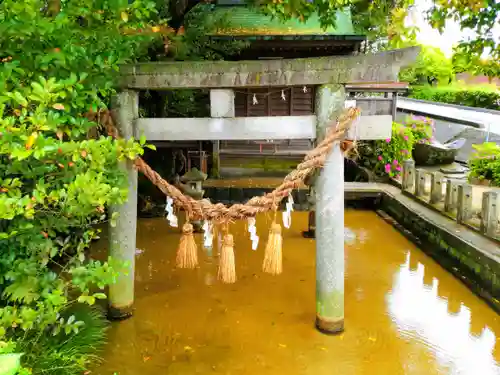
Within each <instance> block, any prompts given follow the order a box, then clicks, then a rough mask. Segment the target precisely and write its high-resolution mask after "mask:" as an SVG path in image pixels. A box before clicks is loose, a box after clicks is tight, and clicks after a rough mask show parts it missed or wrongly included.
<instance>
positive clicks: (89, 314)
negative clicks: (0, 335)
mask: <svg viewBox="0 0 500 375" xmlns="http://www.w3.org/2000/svg"><path fill="white" fill-rule="evenodd" d="M61 316H62V317H64V318H65V319H67V320H74V321H76V322H79V326H80V329H79V330H78V332H76V333H73V334H72V335H66V334H65V333H63V332H60V333H58V334H56V335H44V334H40V333H39V332H34V331H29V332H27V334H26V335H24V336H23V337H22V338H20V339H18V340H17V342H16V343H14V342H12V341H10V342H3V345H2V348H0V353H3V354H1V355H0V360H1V356H2V355H5V356H14V355H15V354H13V353H15V352H16V353H19V352H20V353H24V354H23V357H22V358H23V362H25V363H27V364H29V369H30V370H28V369H27V368H25V369H24V370H25V371H27V373H33V374H42V373H43V374H50V375H73V374H74V375H77V374H82V373H83V372H84V371H85V370H86V369H87V367H88V366H89V365H91V364H92V365H95V364H96V362H98V361H99V358H98V357H97V356H96V353H97V352H98V351H99V350H100V349H101V348H102V345H103V344H104V342H105V338H106V337H105V332H106V329H107V326H108V323H107V321H106V318H105V316H104V314H103V313H102V312H101V310H100V309H98V308H95V307H90V306H88V305H73V306H72V307H70V308H68V309H67V310H65V311H63V312H62V313H61ZM0 344H1V343H0ZM0 363H1V362H0ZM0 373H1V372H0ZM1 374H3V373H1Z"/></svg>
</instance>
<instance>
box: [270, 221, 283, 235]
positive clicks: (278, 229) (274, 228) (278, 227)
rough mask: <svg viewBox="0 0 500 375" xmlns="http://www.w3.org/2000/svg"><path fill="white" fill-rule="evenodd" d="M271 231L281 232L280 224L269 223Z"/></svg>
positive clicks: (274, 232) (273, 232)
mask: <svg viewBox="0 0 500 375" xmlns="http://www.w3.org/2000/svg"><path fill="white" fill-rule="evenodd" d="M271 233H272V234H281V225H279V224H278V223H273V224H272V225H271Z"/></svg>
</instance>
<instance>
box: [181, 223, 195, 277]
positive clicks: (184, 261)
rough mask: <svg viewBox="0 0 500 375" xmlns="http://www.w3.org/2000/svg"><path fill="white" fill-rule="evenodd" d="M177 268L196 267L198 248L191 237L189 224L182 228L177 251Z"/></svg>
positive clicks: (190, 225) (191, 227)
mask: <svg viewBox="0 0 500 375" xmlns="http://www.w3.org/2000/svg"><path fill="white" fill-rule="evenodd" d="M176 263H177V267H178V268H196V267H198V248H197V246H196V242H195V240H194V236H193V225H192V224H190V223H189V222H187V223H185V224H184V225H183V226H182V236H181V241H180V243H179V248H178V249H177V258H176Z"/></svg>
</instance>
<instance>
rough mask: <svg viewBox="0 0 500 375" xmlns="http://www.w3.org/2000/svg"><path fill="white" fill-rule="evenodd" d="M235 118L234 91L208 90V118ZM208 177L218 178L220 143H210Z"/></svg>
mask: <svg viewBox="0 0 500 375" xmlns="http://www.w3.org/2000/svg"><path fill="white" fill-rule="evenodd" d="M234 116H235V106H234V91H233V90H230V89H212V90H210V117H212V118H233V117H234ZM210 177H212V178H219V177H220V141H219V140H217V141H213V143H212V170H211V172H210Z"/></svg>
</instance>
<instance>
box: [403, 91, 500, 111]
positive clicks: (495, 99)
mask: <svg viewBox="0 0 500 375" xmlns="http://www.w3.org/2000/svg"><path fill="white" fill-rule="evenodd" d="M409 96H410V98H413V99H422V100H430V101H433V102H440V103H448V104H457V105H465V106H469V107H478V108H487V109H494V110H500V91H499V90H497V89H495V88H492V87H490V86H462V85H453V86H436V87H434V86H416V87H412V88H411V92H410V95H409Z"/></svg>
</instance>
